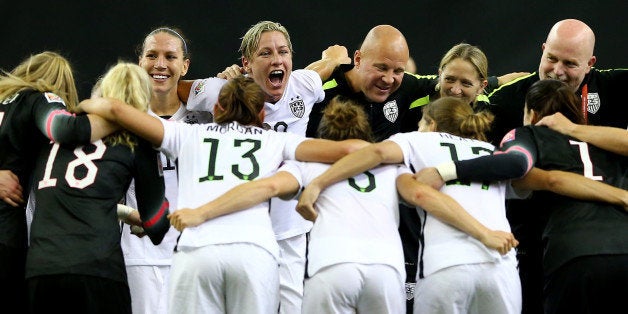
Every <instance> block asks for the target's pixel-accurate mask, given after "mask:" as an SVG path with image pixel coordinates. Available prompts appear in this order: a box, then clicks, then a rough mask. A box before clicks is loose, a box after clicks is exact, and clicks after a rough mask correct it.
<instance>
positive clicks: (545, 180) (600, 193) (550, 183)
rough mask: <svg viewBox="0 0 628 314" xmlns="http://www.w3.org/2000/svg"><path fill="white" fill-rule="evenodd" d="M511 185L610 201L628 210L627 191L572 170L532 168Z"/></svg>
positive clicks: (585, 198) (583, 198) (584, 198)
mask: <svg viewBox="0 0 628 314" xmlns="http://www.w3.org/2000/svg"><path fill="white" fill-rule="evenodd" d="M512 186H513V187H515V188H520V189H526V190H533V191H534V190H547V191H552V192H554V193H557V194H561V195H565V196H568V197H572V198H576V199H581V200H588V201H598V202H606V203H611V204H614V205H619V206H621V207H623V208H624V209H626V210H628V191H626V190H624V189H620V188H617V187H614V186H612V185H609V184H606V183H603V182H599V181H595V180H591V179H589V178H586V177H584V176H582V175H579V174H576V173H572V172H566V171H559V170H542V169H539V168H532V170H530V172H528V174H527V175H526V176H525V177H523V178H521V179H519V180H515V181H513V182H512Z"/></svg>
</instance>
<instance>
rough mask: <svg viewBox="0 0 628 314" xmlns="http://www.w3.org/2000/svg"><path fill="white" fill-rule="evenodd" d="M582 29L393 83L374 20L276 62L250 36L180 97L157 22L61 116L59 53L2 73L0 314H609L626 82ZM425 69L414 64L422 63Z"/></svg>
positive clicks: (279, 33) (398, 45)
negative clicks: (492, 60) (530, 51)
mask: <svg viewBox="0 0 628 314" xmlns="http://www.w3.org/2000/svg"><path fill="white" fill-rule="evenodd" d="M594 45H595V36H594V33H593V31H592V30H591V28H590V27H589V26H587V25H586V24H585V23H583V22H582V21H579V20H575V19H566V20H561V21H559V22H557V23H556V24H555V25H553V26H552V28H551V29H550V31H549V33H548V36H547V39H546V41H545V42H544V43H543V44H542V45H541V50H542V55H541V60H540V64H539V68H538V70H537V71H533V72H531V73H528V72H521V73H520V72H516V73H511V74H507V75H503V76H499V77H497V76H489V74H488V60H487V58H486V56H485V55H484V53H483V52H482V51H481V49H479V48H478V47H477V46H474V45H472V44H469V43H460V44H457V45H455V46H453V47H452V48H451V49H450V50H449V51H447V52H446V53H445V54H444V55H443V58H442V60H441V61H440V64H439V67H438V73H434V74H430V75H420V74H414V73H410V72H408V71H407V68H406V67H407V65H408V64H409V63H408V61H409V60H410V54H409V49H408V44H407V41H406V38H405V36H404V35H403V34H402V33H401V32H400V31H399V30H398V29H397V28H395V27H394V26H392V25H377V26H375V27H373V28H372V29H371V30H370V31H369V32H368V33H367V34H366V36H365V38H364V40H363V42H362V44H361V46H360V47H359V49H358V50H356V51H355V52H354V54H353V56H350V55H349V54H348V51H347V49H346V48H345V47H344V46H341V45H332V46H330V47H329V48H327V49H326V50H325V51H323V53H322V57H321V59H320V60H316V61H314V62H312V63H311V64H309V65H308V66H307V67H306V68H305V69H298V70H293V68H292V54H293V50H292V43H291V38H290V35H289V33H288V31H287V29H286V28H285V27H284V26H283V25H281V24H280V23H277V22H272V21H261V22H259V23H257V24H255V25H253V26H251V27H250V28H249V29H248V30H247V32H246V33H245V34H244V35H243V37H242V43H241V46H240V48H239V51H240V52H241V55H242V57H241V65H232V66H229V67H227V68H226V69H225V70H224V71H222V72H220V73H218V74H217V75H216V76H215V77H209V78H202V79H195V80H188V79H184V76H185V75H186V74H187V72H188V68H189V66H190V63H191V60H190V52H189V51H188V41H187V39H186V37H185V36H184V34H183V32H182V31H181V30H180V29H178V28H175V27H169V26H160V27H157V28H155V29H153V30H152V31H151V32H149V33H148V34H147V35H146V37H145V38H144V39H143V41H142V43H141V44H140V45H139V47H138V62H137V63H136V62H119V63H118V64H116V65H114V66H112V67H111V68H110V69H108V71H107V72H106V73H105V74H104V75H103V76H102V77H101V78H100V79H99V80H98V82H97V84H96V85H95V86H94V89H93V91H92V95H91V97H90V98H89V99H85V100H83V101H80V102H79V98H78V96H77V91H76V88H75V83H74V77H73V74H72V68H71V66H70V63H69V62H68V60H67V59H65V58H64V57H63V56H61V55H59V54H58V53H55V52H50V51H46V52H42V53H39V54H35V55H32V56H29V57H28V58H27V59H26V60H24V61H23V62H22V63H21V64H20V65H18V66H17V67H16V68H14V69H13V70H11V71H3V73H2V74H1V76H0V147H1V149H0V198H1V201H0V227H1V229H2V230H3V231H1V232H0V255H2V257H1V258H0V266H2V267H0V285H2V286H3V291H5V293H3V294H2V295H1V297H0V300H2V301H3V304H5V306H6V307H7V308H11V309H13V310H14V311H15V312H16V313H45V312H51V311H54V310H57V311H63V312H70V313H135V314H139V313H286V314H292V313H377V314H379V313H393V314H401V313H415V314H422V313H607V312H608V313H610V312H613V311H616V309H621V308H623V296H625V295H626V294H627V292H628V241H627V240H626V239H628V158H627V157H626V156H628V115H626V113H625V110H624V109H623V108H622V107H621V101H622V100H623V97H621V96H622V94H623V93H622V88H623V87H624V86H626V84H625V83H628V70H626V69H611V70H600V69H597V68H595V67H594V64H595V62H596V57H595V56H594ZM419 68H420V62H419Z"/></svg>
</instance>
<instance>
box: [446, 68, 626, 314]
mask: <svg viewBox="0 0 628 314" xmlns="http://www.w3.org/2000/svg"><path fill="white" fill-rule="evenodd" d="M552 81H553V80H544V81H539V82H537V83H535V84H534V85H533V86H532V87H531V89H530V92H528V95H530V94H531V93H532V91H533V89H535V88H536V89H535V90H538V89H539V86H543V85H549V84H554V83H553V82H552ZM557 84H559V83H557ZM549 90H551V91H560V89H557V88H556V87H552V86H550V88H549ZM531 99H532V98H531ZM563 99H565V98H563ZM526 102H527V104H528V106H530V105H531V104H533V103H532V102H531V101H530V100H529V99H528V97H526ZM575 102H577V100H576V101H575ZM542 103H544V104H545V103H547V104H550V103H551V102H549V101H543V102H542ZM574 107H575V106H574ZM535 110H536V109H535ZM561 112H562V113H563V114H565V115H566V116H569V115H567V114H566V113H565V112H564V111H561ZM552 113H553V112H546V113H545V114H552ZM539 119H540V118H539ZM572 120H573V119H572ZM574 121H575V120H574ZM531 122H532V123H534V122H535V121H531ZM455 164H456V174H457V177H458V179H462V180H474V181H475V180H501V179H507V178H517V177H520V176H522V175H523V174H524V173H525V172H527V171H528V170H529V169H531V168H532V167H538V168H541V169H546V170H563V171H569V172H574V173H578V174H583V175H585V176H587V177H589V178H593V179H595V180H600V181H603V182H605V183H608V184H610V185H613V186H616V187H619V188H622V189H628V157H626V156H620V155H617V154H614V153H611V152H608V151H605V150H602V149H600V148H598V147H596V146H593V145H589V144H587V143H585V142H580V141H576V140H574V139H571V138H569V137H567V136H565V135H562V134H560V133H558V132H555V131H552V130H550V129H548V128H545V127H539V126H525V127H519V128H517V129H514V130H512V131H510V132H509V133H507V134H506V136H505V137H504V139H503V141H502V144H501V147H500V148H499V150H497V151H496V152H495V153H494V155H492V156H485V157H480V158H477V159H474V160H465V161H458V162H456V163H455ZM513 170H514V171H513ZM444 179H446V180H448V179H451V177H449V176H447V175H445V176H444ZM529 202H530V203H529V205H528V206H527V207H526V209H527V213H528V215H536V216H539V215H542V216H543V218H544V227H543V234H542V243H543V246H544V247H543V272H544V277H545V284H544V291H543V294H544V308H545V312H546V313H554V312H556V311H561V310H562V311H564V312H563V313H570V312H571V313H575V312H583V311H593V312H599V313H606V312H612V311H614V310H613V309H614V308H618V307H619V306H622V304H623V302H624V298H625V295H626V293H628V241H627V239H628V213H627V212H626V211H625V210H624V209H622V208H620V207H619V206H614V205H610V204H605V203H597V202H587V201H579V200H575V199H571V198H567V197H563V196H560V195H556V194H553V193H551V192H534V194H533V196H532V198H531V199H530V200H529Z"/></svg>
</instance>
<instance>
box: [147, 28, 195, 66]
mask: <svg viewBox="0 0 628 314" xmlns="http://www.w3.org/2000/svg"><path fill="white" fill-rule="evenodd" d="M158 33H166V34H169V35H172V36H174V37H177V38H179V40H181V51H183V59H184V60H185V59H191V57H192V54H191V53H190V50H189V49H188V46H189V44H190V40H189V39H187V38H186V37H185V35H184V34H183V32H182V31H181V30H180V29H179V28H177V27H170V26H160V27H157V28H155V29H153V30H152V31H151V32H150V33H148V34H147V35H146V36H144V40H142V43H140V44H139V45H138V46H137V48H136V52H137V55H138V56H139V57H140V58H141V57H142V55H143V54H144V49H146V47H145V45H146V38H148V37H149V36H153V35H155V34H158Z"/></svg>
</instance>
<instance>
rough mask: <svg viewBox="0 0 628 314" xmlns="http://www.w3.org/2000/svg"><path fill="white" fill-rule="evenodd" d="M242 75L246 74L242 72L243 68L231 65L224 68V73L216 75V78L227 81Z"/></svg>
mask: <svg viewBox="0 0 628 314" xmlns="http://www.w3.org/2000/svg"><path fill="white" fill-rule="evenodd" d="M243 74H246V71H244V68H242V67H241V66H239V65H237V64H232V65H231V66H228V67H227V68H225V70H224V71H222V72H220V73H218V74H216V77H218V78H221V79H225V80H229V79H232V78H234V77H238V76H241V75H243Z"/></svg>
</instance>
